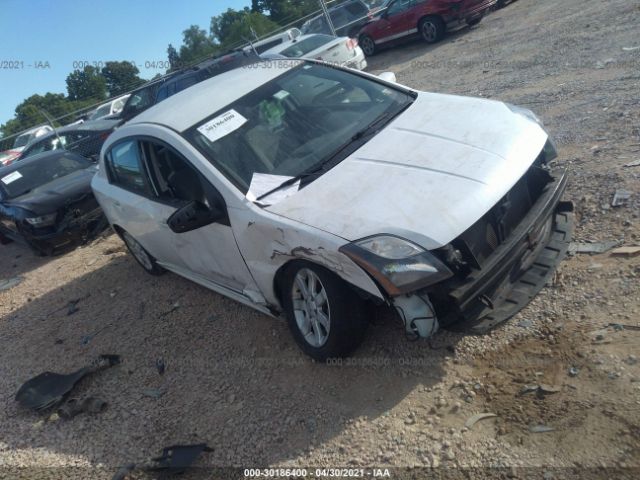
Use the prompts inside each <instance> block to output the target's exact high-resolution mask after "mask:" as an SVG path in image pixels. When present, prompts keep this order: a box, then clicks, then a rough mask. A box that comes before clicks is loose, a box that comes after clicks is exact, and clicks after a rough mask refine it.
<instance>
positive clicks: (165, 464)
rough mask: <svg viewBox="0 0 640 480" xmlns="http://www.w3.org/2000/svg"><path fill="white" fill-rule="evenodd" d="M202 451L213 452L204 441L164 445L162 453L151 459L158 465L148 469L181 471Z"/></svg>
mask: <svg viewBox="0 0 640 480" xmlns="http://www.w3.org/2000/svg"><path fill="white" fill-rule="evenodd" d="M202 452H213V449H212V448H210V447H209V446H208V445H207V444H206V443H198V444H196V445H173V446H171V447H165V448H164V449H162V455H160V456H159V457H156V458H154V459H153V461H154V462H157V463H158V465H157V466H154V467H150V468H149V469H148V470H170V471H171V472H172V473H182V472H184V471H185V470H186V469H187V468H189V467H190V466H191V464H192V463H193V462H194V461H195V459H196V458H198V455H200V454H201V453H202Z"/></svg>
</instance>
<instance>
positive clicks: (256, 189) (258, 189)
mask: <svg viewBox="0 0 640 480" xmlns="http://www.w3.org/2000/svg"><path fill="white" fill-rule="evenodd" d="M290 178H293V177H287V176H285V175H270V174H268V173H254V174H253V177H251V185H249V191H248V192H247V198H248V199H249V200H250V201H252V202H255V201H256V198H258V197H259V196H260V195H264V194H265V193H267V192H268V191H270V190H273V189H274V188H276V187H277V186H278V185H282V183H283V182H286V181H287V180H289V179H290ZM299 189H300V180H298V181H297V182H294V183H293V184H291V185H287V186H285V187H282V188H280V189H278V190H276V191H275V192H273V193H271V194H269V195H268V196H266V197H264V198H261V199H260V200H258V203H259V204H260V205H264V206H267V205H273V204H275V203H278V202H279V201H281V200H284V199H285V198H287V197H290V196H291V195H293V194H294V193H296V192H297V191H298V190H299Z"/></svg>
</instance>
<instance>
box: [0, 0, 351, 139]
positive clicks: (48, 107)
mask: <svg viewBox="0 0 640 480" xmlns="http://www.w3.org/2000/svg"><path fill="white" fill-rule="evenodd" d="M334 1H335V3H341V2H342V1H344V0H334ZM318 9H319V5H318V1H317V0H252V1H251V6H250V7H245V8H243V9H241V10H234V9H232V8H229V9H227V10H226V11H225V12H223V13H221V14H220V15H216V16H213V17H211V21H210V24H209V31H208V32H207V31H206V30H205V29H202V28H200V27H199V26H198V25H191V26H190V27H189V28H187V29H186V30H184V31H183V33H182V37H183V39H182V45H180V46H179V47H178V48H175V47H174V46H173V45H171V44H169V45H168V47H167V59H168V65H169V68H168V70H167V73H168V72H171V71H175V70H178V69H180V68H183V67H185V66H188V65H193V64H194V63H197V62H199V61H201V60H204V59H206V58H210V57H212V56H215V55H219V54H222V53H224V52H226V51H229V50H230V49H233V48H237V47H238V46H240V45H243V44H246V43H247V41H248V40H255V38H256V36H257V37H260V36H263V35H265V34H268V33H270V32H272V31H274V30H277V29H279V28H281V27H284V26H286V25H289V24H291V23H295V22H297V21H298V23H301V22H300V21H299V19H301V18H303V17H305V16H307V15H309V14H311V13H313V12H316V11H318ZM296 26H300V25H297V24H296ZM139 75H140V71H139V70H138V68H137V67H136V66H135V65H133V64H132V63H130V62H127V61H110V62H105V64H104V66H102V68H99V67H96V66H92V65H86V66H84V67H83V68H82V69H77V70H74V71H73V72H71V73H69V75H68V76H67V78H66V84H67V93H66V94H64V93H50V92H49V93H46V94H45V95H38V94H36V95H32V96H30V97H29V98H27V99H25V100H23V101H22V102H21V103H20V104H19V105H18V106H17V107H16V109H15V115H14V117H13V118H12V119H10V120H8V121H7V122H6V123H4V124H2V125H0V134H1V136H0V138H1V137H5V138H6V137H8V136H11V135H14V134H16V133H18V132H21V131H23V130H25V129H28V128H31V127H34V126H36V125H41V124H43V123H46V118H45V117H44V116H43V114H42V113H41V112H42V111H44V112H46V113H47V114H48V115H50V116H51V117H52V118H59V117H63V116H66V117H65V118H64V121H63V122H62V123H63V124H64V123H70V122H72V121H74V120H75V118H73V115H71V114H72V113H73V112H77V111H79V110H82V109H87V108H88V107H90V106H91V105H94V104H96V103H99V102H101V101H103V100H106V99H107V98H112V97H115V96H118V95H119V94H121V93H125V92H127V91H129V90H132V89H134V88H136V87H137V86H139V85H141V84H142V83H144V82H145V81H146V80H144V79H142V78H140V76H139ZM56 123H58V124H60V123H59V122H56ZM2 143H4V144H5V145H2ZM10 143H11V141H5V142H1V141H0V151H1V150H5V149H7V148H9V147H10Z"/></svg>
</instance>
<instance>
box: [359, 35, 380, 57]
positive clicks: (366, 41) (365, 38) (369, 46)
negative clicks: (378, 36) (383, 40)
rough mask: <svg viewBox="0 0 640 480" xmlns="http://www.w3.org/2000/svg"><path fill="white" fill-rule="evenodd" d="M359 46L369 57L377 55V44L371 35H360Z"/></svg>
mask: <svg viewBox="0 0 640 480" xmlns="http://www.w3.org/2000/svg"><path fill="white" fill-rule="evenodd" d="M358 45H360V48H362V51H363V52H364V54H365V55H366V56H367V57H370V56H372V55H374V54H375V53H376V42H374V41H373V38H371V37H370V36H369V35H360V38H359V39H358Z"/></svg>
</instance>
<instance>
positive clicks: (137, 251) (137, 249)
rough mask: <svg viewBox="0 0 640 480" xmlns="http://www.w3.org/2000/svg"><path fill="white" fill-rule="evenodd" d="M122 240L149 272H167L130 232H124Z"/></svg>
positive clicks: (158, 273) (155, 273)
mask: <svg viewBox="0 0 640 480" xmlns="http://www.w3.org/2000/svg"><path fill="white" fill-rule="evenodd" d="M122 240H123V241H124V243H125V245H126V246H127V248H128V249H129V252H130V253H131V255H133V258H135V259H136V261H137V262H138V263H139V264H140V266H141V267H142V268H144V269H145V271H146V272H147V273H150V274H151V275H161V274H163V273H164V272H165V270H164V268H162V267H161V266H160V265H158V263H157V262H156V259H155V258H153V256H152V255H151V254H150V253H149V252H147V251H146V250H145V248H144V247H143V246H142V245H140V243H139V242H138V241H137V240H136V239H135V238H133V237H132V236H131V235H130V234H129V232H122Z"/></svg>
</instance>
